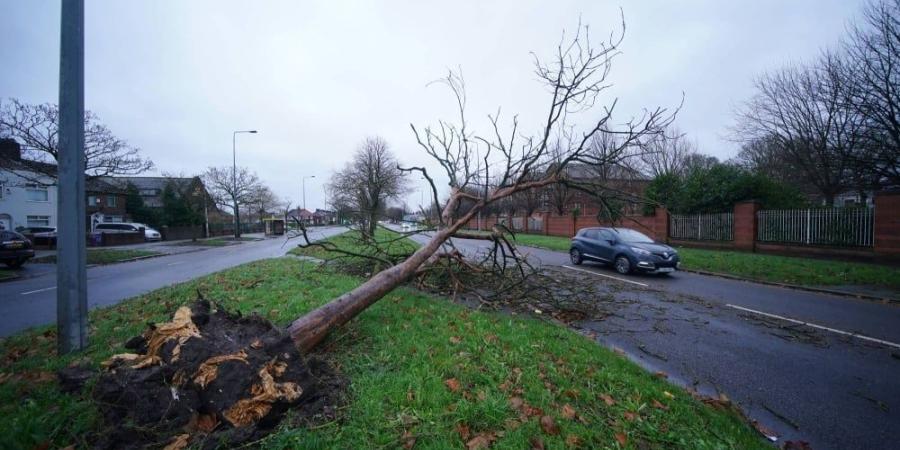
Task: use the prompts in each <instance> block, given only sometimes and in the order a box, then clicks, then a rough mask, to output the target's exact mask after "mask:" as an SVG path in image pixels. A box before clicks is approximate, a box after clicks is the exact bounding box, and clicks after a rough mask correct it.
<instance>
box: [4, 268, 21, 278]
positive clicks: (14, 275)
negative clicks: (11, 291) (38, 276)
mask: <svg viewBox="0 0 900 450" xmlns="http://www.w3.org/2000/svg"><path fill="white" fill-rule="evenodd" d="M18 276H19V274H18V273H17V272H16V271H15V270H10V269H0V281H2V280H5V279H7V278H17V277H18Z"/></svg>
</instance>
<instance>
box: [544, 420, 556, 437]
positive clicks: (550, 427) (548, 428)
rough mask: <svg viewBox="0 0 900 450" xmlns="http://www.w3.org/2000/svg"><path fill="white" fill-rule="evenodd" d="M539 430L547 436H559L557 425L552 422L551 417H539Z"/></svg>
mask: <svg viewBox="0 0 900 450" xmlns="http://www.w3.org/2000/svg"><path fill="white" fill-rule="evenodd" d="M541 429H542V430H544V433H547V434H549V435H554V436H555V435H557V434H559V425H557V424H556V421H555V420H553V417H550V416H541Z"/></svg>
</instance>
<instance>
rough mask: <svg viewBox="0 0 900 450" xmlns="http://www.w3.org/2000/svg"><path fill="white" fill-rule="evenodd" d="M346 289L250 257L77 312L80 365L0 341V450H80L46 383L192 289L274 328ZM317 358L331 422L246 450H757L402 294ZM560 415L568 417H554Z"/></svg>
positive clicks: (609, 360)
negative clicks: (336, 392)
mask: <svg viewBox="0 0 900 450" xmlns="http://www.w3.org/2000/svg"><path fill="white" fill-rule="evenodd" d="M259 280H262V281H261V282H260V281H259ZM360 281H361V280H360V279H359V278H355V277H352V276H348V275H344V274H340V273H338V272H335V271H334V269H332V268H327V267H322V266H316V265H314V264H310V263H307V262H304V261H300V260H295V259H290V258H281V259H274V260H264V261H260V262H256V263H252V264H248V265H244V266H240V267H237V268H234V269H231V270H228V271H224V272H220V273H217V274H212V275H210V276H207V277H204V278H200V279H197V280H194V281H191V282H188V283H184V284H180V285H175V286H171V287H167V288H163V289H160V290H157V291H154V292H151V293H149V294H146V295H143V296H140V297H137V298H135V299H132V300H129V301H126V302H123V303H121V304H119V305H117V306H113V307H109V308H105V309H98V310H94V311H92V312H91V314H90V324H91V332H90V345H89V347H88V348H87V350H86V351H84V352H83V353H82V354H80V355H72V356H64V357H57V356H55V355H54V351H53V347H54V341H55V339H54V330H53V329H52V328H50V327H43V328H38V329H35V330H31V331H28V332H25V333H21V334H18V335H16V336H13V337H10V338H6V339H4V340H2V341H0V363H2V365H0V367H2V369H0V372H2V374H0V380H2V381H0V415H2V416H3V417H4V420H3V421H0V448H34V447H37V446H40V445H41V444H42V443H47V444H49V446H50V447H62V446H66V445H70V444H75V445H77V446H85V445H86V442H85V440H84V439H85V435H86V433H89V432H92V431H98V429H99V414H98V412H97V410H96V409H95V406H94V404H93V403H91V402H90V401H89V400H88V399H87V397H86V394H74V395H71V394H63V393H61V392H60V391H59V389H58V387H57V385H56V382H55V381H54V380H53V377H52V376H51V374H52V372H53V371H55V370H57V369H59V368H62V367H65V366H66V365H68V364H69V363H71V362H73V361H78V360H83V361H88V362H90V364H92V365H93V366H95V367H96V366H97V365H98V364H99V362H100V361H103V360H104V359H106V358H108V357H109V356H110V355H112V354H115V353H119V352H122V351H123V347H122V346H123V344H124V342H125V341H126V340H128V339H129V338H130V337H132V336H134V335H136V334H138V333H140V332H141V331H142V330H143V329H144V327H145V326H146V323H147V322H160V321H167V320H169V319H170V315H171V314H172V312H173V311H174V310H175V309H176V308H177V307H178V306H179V305H182V304H187V303H189V302H191V301H192V300H193V299H194V298H195V297H196V290H197V289H200V290H201V291H203V292H204V294H205V296H206V297H207V298H209V299H215V300H217V301H219V302H220V304H222V305H224V306H225V307H227V308H231V309H237V310H239V311H241V312H242V313H244V314H249V313H252V312H257V313H260V314H262V315H264V316H266V317H268V318H270V319H272V320H273V321H274V322H275V323H276V324H278V325H282V326H284V325H287V324H288V323H289V322H290V321H291V320H292V319H293V318H296V317H298V316H299V315H301V314H303V313H305V312H307V311H309V310H311V309H312V308H314V307H316V306H318V305H321V304H322V303H323V302H326V301H328V300H329V299H331V298H333V297H335V296H337V295H338V294H340V293H343V292H346V291H347V290H349V289H351V288H353V287H354V286H356V285H358V283H360ZM322 346H323V347H324V348H328V349H329V351H330V353H331V355H332V356H333V358H334V359H335V362H336V364H337V365H338V366H339V367H340V369H341V370H342V371H343V372H344V373H345V374H346V375H347V376H348V377H349V378H350V380H351V384H350V388H349V392H348V397H349V398H348V403H347V405H346V407H345V408H343V409H342V410H341V414H340V418H339V420H337V421H335V422H330V423H325V424H319V425H318V426H315V427H312V428H310V427H307V426H296V425H295V426H290V425H288V424H289V423H292V422H291V420H290V418H288V419H287V420H285V422H283V423H282V425H281V426H280V428H279V429H277V431H276V432H275V433H273V434H272V435H270V436H269V437H268V438H267V439H265V440H264V441H263V442H262V443H260V445H261V447H263V448H273V449H291V448H309V449H319V448H321V449H326V448H397V447H400V446H401V444H402V442H403V441H402V440H401V437H402V436H403V434H404V432H407V431H408V432H409V433H411V435H413V436H415V438H416V445H415V448H434V449H442V448H462V447H463V440H462V439H461V438H460V434H459V432H458V431H457V430H458V427H461V426H467V427H469V429H470V430H471V433H472V435H473V436H474V435H475V434H477V433H481V432H502V436H499V437H498V440H497V441H496V442H494V444H493V446H492V448H501V449H521V448H531V447H530V444H529V442H530V439H532V438H533V437H539V438H541V439H542V440H543V442H544V443H545V444H546V447H547V448H564V447H565V446H566V444H565V442H566V440H567V439H568V440H570V441H575V440H576V439H577V440H578V441H579V442H580V443H581V445H582V447H587V448H601V447H605V448H615V447H616V446H617V443H616V435H617V434H621V435H622V436H624V437H626V438H627V446H628V447H630V448H672V447H680V448H741V449H744V448H769V447H768V446H767V445H766V444H765V443H763V442H762V441H761V439H759V438H758V436H757V435H756V434H755V432H753V431H752V430H751V429H750V428H749V427H748V426H747V425H746V424H744V423H743V422H742V421H741V420H739V419H738V418H737V417H736V416H735V415H733V414H732V413H729V412H725V411H720V410H716V409H713V408H711V407H709V406H707V405H705V404H703V403H701V402H699V401H697V400H695V399H693V398H692V397H691V396H689V395H688V394H687V393H686V392H684V391H683V390H681V389H679V388H677V387H675V386H673V385H670V384H669V383H667V382H666V381H664V380H661V379H659V378H657V377H654V376H652V375H651V374H649V373H647V372H645V371H643V370H641V369H640V368H638V367H637V366H635V365H634V364H632V363H631V362H629V361H628V360H626V359H625V358H624V357H622V356H619V355H617V354H616V353H614V352H612V351H609V350H606V349H605V348H602V347H600V346H598V345H597V344H595V343H594V342H592V341H590V340H588V339H586V338H584V337H582V336H579V335H577V334H575V333H574V332H572V331H570V330H569V329H567V328H564V327H561V326H558V325H555V324H552V323H548V322H544V321H540V320H537V319H532V318H525V317H517V316H509V315H505V314H502V313H487V312H478V311H472V310H470V309H467V308H464V307H462V306H459V305H456V304H453V303H451V302H449V301H447V300H446V299H441V298H435V297H430V296H427V295H424V294H421V293H418V292H415V291H412V290H409V289H406V288H401V289H397V290H395V291H393V292H392V293H390V294H389V295H387V296H386V297H385V298H384V299H382V300H381V301H380V302H378V303H377V304H375V305H374V306H372V307H371V308H369V309H368V310H367V311H365V312H364V313H363V314H361V315H360V316H359V317H358V318H357V319H355V320H354V321H352V322H351V323H350V324H348V325H347V326H345V327H343V328H341V329H339V330H336V332H335V333H334V334H333V335H332V336H331V337H329V338H328V339H327V340H326V341H325V342H324V343H323V344H322ZM450 379H455V380H457V381H458V383H459V389H458V390H457V391H451V390H450V389H449V388H448V386H447V384H446V383H447V380H450ZM29 380H30V381H29ZM602 396H609V398H610V400H612V402H611V403H612V404H607V403H606V402H604V401H603V400H602ZM512 397H519V398H521V399H523V400H524V401H525V402H527V403H528V404H529V405H532V406H534V407H537V408H540V409H541V410H543V413H544V414H546V415H548V416H551V417H552V418H553V419H554V421H555V422H556V424H558V426H559V427H560V430H561V431H560V433H559V434H558V435H548V434H545V433H543V432H542V431H541V427H540V425H539V422H538V418H536V417H535V418H531V419H529V420H526V421H524V423H523V422H521V421H519V420H518V417H519V412H518V411H516V410H514V408H513V407H512V406H511V405H510V398H512ZM655 402H658V403H655ZM566 405H569V407H570V408H571V410H569V409H568V408H566ZM654 405H655V406H654ZM564 410H566V411H574V412H575V413H576V414H577V415H576V416H575V417H574V418H571V416H569V417H570V418H567V417H566V414H565V413H564V412H563V411H564Z"/></svg>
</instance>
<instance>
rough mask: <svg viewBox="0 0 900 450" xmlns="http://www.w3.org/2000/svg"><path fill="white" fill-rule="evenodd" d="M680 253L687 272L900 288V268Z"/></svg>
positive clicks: (533, 242)
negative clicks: (690, 270)
mask: <svg viewBox="0 0 900 450" xmlns="http://www.w3.org/2000/svg"><path fill="white" fill-rule="evenodd" d="M516 242H517V243H519V244H520V245H527V246H531V247H539V248H545V249H549V250H557V251H562V252H567V251H569V248H570V247H569V245H570V242H571V240H570V239H569V238H564V237H558V236H542V235H534V234H517V235H516ZM678 253H679V254H680V255H681V263H682V265H683V266H684V268H686V269H694V270H705V271H709V272H717V273H723V274H729V275H735V276H739V277H744V278H750V279H754V280H761V281H772V282H780V283H790V284H798V285H803V286H840V285H847V286H849V285H868V286H879V287H887V288H892V289H900V269H898V268H897V267H890V266H883V265H877V264H865V263H856V262H847V261H835V260H824V259H812V258H799V257H792V256H780V255H766V254H761V253H746V252H734V251H724V250H705V249H695V248H684V247H681V248H678Z"/></svg>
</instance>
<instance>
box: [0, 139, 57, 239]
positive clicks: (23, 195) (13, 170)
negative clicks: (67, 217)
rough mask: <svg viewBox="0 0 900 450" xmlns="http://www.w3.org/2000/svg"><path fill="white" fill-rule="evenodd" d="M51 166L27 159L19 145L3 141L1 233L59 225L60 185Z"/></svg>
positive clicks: (0, 141) (0, 146)
mask: <svg viewBox="0 0 900 450" xmlns="http://www.w3.org/2000/svg"><path fill="white" fill-rule="evenodd" d="M49 166H54V165H52V164H47V163H43V162H37V161H28V160H23V159H22V150H21V147H20V146H19V143H18V142H16V141H15V140H12V139H0V230H15V229H21V228H26V227H55V226H57V216H56V202H57V198H58V197H57V186H56V180H55V179H54V178H53V177H51V176H49V175H47V172H48V170H47V169H49V168H50V167H49ZM53 170H55V166H54V167H53Z"/></svg>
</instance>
